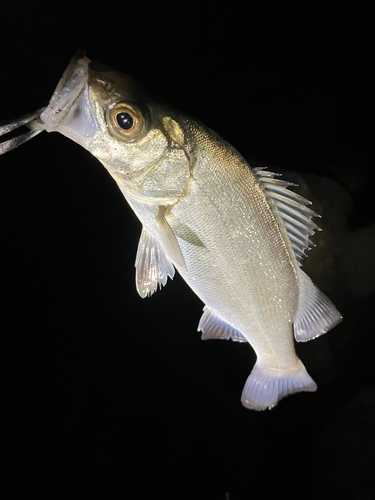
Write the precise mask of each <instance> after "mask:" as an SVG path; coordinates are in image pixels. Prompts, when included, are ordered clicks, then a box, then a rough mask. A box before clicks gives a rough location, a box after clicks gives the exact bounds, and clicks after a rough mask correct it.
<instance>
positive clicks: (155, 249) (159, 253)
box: [135, 228, 175, 298]
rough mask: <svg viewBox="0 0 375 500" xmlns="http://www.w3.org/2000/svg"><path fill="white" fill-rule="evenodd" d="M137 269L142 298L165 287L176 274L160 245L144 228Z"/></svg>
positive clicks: (137, 281) (136, 280)
mask: <svg viewBox="0 0 375 500" xmlns="http://www.w3.org/2000/svg"><path fill="white" fill-rule="evenodd" d="M135 267H136V272H135V284H136V287H137V292H138V293H139V295H140V296H141V297H142V298H144V297H146V296H150V295H152V294H153V293H154V292H156V290H157V289H158V286H159V288H161V287H162V286H164V285H165V284H166V283H167V279H168V276H169V277H170V278H173V276H174V273H175V271H174V267H173V265H172V264H171V262H169V260H168V258H167V257H166V255H165V254H164V252H163V250H162V248H161V247H160V245H159V243H158V242H157V241H156V239H155V238H154V237H153V236H151V234H150V233H149V232H148V231H146V229H144V228H143V229H142V234H141V237H140V240H139V243H138V250H137V256H136V259H135Z"/></svg>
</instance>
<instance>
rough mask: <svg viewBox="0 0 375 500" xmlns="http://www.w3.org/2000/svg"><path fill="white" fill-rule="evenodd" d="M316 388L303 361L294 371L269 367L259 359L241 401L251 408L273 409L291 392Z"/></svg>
mask: <svg viewBox="0 0 375 500" xmlns="http://www.w3.org/2000/svg"><path fill="white" fill-rule="evenodd" d="M316 389H317V386H316V383H315V382H314V381H313V379H312V378H311V377H310V375H309V374H308V373H307V371H306V368H305V367H304V365H303V363H302V362H301V361H299V365H298V368H297V369H296V370H294V371H293V373H290V372H286V371H282V370H275V369H272V368H268V367H267V366H265V365H264V364H261V363H260V362H259V361H257V362H256V363H255V366H254V368H253V370H252V372H251V373H250V375H249V377H248V379H247V381H246V384H245V387H244V389H243V391H242V396H241V403H242V404H243V405H244V406H245V407H246V408H249V409H251V410H265V409H267V408H269V409H271V408H273V407H274V406H276V405H277V403H278V401H280V399H282V398H284V397H285V396H288V395H289V394H293V393H295V392H303V391H307V392H314V391H316Z"/></svg>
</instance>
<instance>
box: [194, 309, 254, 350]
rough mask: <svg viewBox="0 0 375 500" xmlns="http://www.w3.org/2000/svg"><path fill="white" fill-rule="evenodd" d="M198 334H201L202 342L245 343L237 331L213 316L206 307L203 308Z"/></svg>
mask: <svg viewBox="0 0 375 500" xmlns="http://www.w3.org/2000/svg"><path fill="white" fill-rule="evenodd" d="M198 332H202V336H201V338H202V340H209V339H226V340H233V341H234V342H247V340H246V339H245V337H244V336H243V335H242V333H241V332H240V331H239V330H236V329H235V328H233V326H231V325H229V324H228V323H226V322H225V321H224V320H222V319H221V318H219V317H218V316H216V315H215V314H213V313H212V312H211V310H210V309H209V308H208V307H207V306H204V309H203V314H202V317H201V319H200V321H199V325H198Z"/></svg>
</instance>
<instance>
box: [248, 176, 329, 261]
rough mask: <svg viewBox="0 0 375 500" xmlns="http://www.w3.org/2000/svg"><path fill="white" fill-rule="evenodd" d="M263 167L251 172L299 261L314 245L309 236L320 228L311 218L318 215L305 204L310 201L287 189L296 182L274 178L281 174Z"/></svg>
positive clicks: (308, 203) (309, 203)
mask: <svg viewBox="0 0 375 500" xmlns="http://www.w3.org/2000/svg"><path fill="white" fill-rule="evenodd" d="M264 168H265V167H259V168H254V169H253V172H254V174H255V176H256V178H257V180H258V181H259V184H260V185H261V186H262V188H263V190H264V192H265V193H266V196H267V198H268V199H269V201H270V203H271V204H272V205H273V206H274V207H275V209H276V210H277V212H278V214H279V215H280V218H281V222H282V223H283V224H284V227H285V229H286V231H287V234H288V237H289V240H290V243H291V246H292V249H293V251H294V254H295V257H296V259H297V262H298V263H300V261H301V260H302V258H303V257H305V256H306V253H305V251H306V250H309V249H310V248H311V247H312V246H314V244H313V243H312V241H311V240H310V238H309V236H312V235H313V234H314V233H315V231H316V230H320V228H319V227H318V226H317V225H316V224H315V223H314V222H312V220H311V219H312V217H320V216H319V215H318V214H317V213H316V212H314V211H313V210H311V208H309V207H308V206H307V205H311V201H309V200H307V199H306V198H304V197H303V196H300V195H299V194H297V193H294V192H293V191H289V189H288V188H289V187H290V186H296V185H297V184H293V183H292V182H288V181H284V180H281V179H275V177H279V176H280V175H281V174H276V173H275V172H268V171H266V170H264Z"/></svg>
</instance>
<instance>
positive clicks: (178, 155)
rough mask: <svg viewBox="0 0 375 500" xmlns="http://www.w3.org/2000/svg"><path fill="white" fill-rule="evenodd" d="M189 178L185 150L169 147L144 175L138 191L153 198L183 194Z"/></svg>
mask: <svg viewBox="0 0 375 500" xmlns="http://www.w3.org/2000/svg"><path fill="white" fill-rule="evenodd" d="M189 178H190V168H189V161H188V158H187V157H186V154H185V152H184V151H183V150H182V149H175V148H170V149H169V150H168V151H167V152H166V153H165V154H164V155H163V157H162V158H161V159H160V160H159V161H158V162H157V163H156V164H155V165H154V166H153V168H152V169H150V171H149V172H148V173H147V175H146V176H145V177H144V180H143V182H142V185H141V186H140V189H139V193H140V194H141V195H142V196H145V197H148V198H154V199H155V198H175V197H180V196H184V195H185V194H186V192H187V186H188V181H189Z"/></svg>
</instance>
